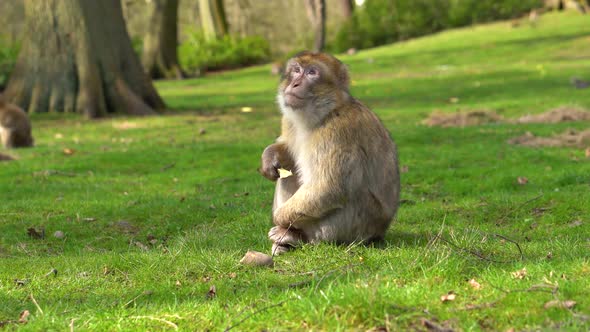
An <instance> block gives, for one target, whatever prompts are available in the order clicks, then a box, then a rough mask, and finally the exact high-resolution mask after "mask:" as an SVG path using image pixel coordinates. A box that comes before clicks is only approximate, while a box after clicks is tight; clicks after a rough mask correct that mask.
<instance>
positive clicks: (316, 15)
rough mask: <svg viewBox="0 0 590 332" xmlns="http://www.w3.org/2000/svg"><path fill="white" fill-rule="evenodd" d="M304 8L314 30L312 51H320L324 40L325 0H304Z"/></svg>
mask: <svg viewBox="0 0 590 332" xmlns="http://www.w3.org/2000/svg"><path fill="white" fill-rule="evenodd" d="M305 9H306V10H307V17H308V18H309V21H310V22H311V25H312V26H313V30H314V42H313V51H314V52H320V51H322V50H323V49H324V46H325V42H326V1H325V0H305Z"/></svg>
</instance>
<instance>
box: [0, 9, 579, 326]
mask: <svg viewBox="0 0 590 332" xmlns="http://www.w3.org/2000/svg"><path fill="white" fill-rule="evenodd" d="M589 41H590V17H588V16H582V15H577V14H559V15H546V16H543V17H541V20H540V22H539V24H538V25H537V26H536V27H530V26H527V25H526V24H525V25H524V26H521V27H519V28H512V27H510V24H509V23H498V24H492V25H486V26H479V27H474V28H466V29H460V30H454V31H449V32H443V33H440V34H437V35H434V36H429V37H425V38H420V39H417V40H412V41H408V42H405V43H400V44H396V45H392V46H386V47H381V48H377V49H373V50H367V51H362V52H360V53H359V54H357V55H354V56H343V57H342V59H343V61H344V62H346V63H347V64H348V65H349V66H350V70H351V75H352V77H353V87H352V90H353V94H354V95H355V96H356V97H358V98H359V99H361V100H363V101H364V102H365V103H366V104H367V105H369V106H370V107H372V108H373V109H374V110H375V112H376V113H377V114H378V115H379V116H380V118H381V119H382V120H383V122H384V123H385V125H386V126H387V128H388V129H389V130H390V131H391V133H392V135H393V137H394V138H395V140H396V142H397V144H398V147H399V154H400V163H401V165H404V166H407V167H408V172H406V173H403V174H402V199H404V202H405V203H404V204H403V205H402V206H401V208H400V210H399V213H398V215H397V218H396V221H395V222H394V224H393V225H392V227H391V228H390V230H389V231H388V233H387V236H386V243H385V244H384V245H383V246H381V247H365V246H360V245H351V246H347V247H345V246H334V245H327V244H322V245H318V246H304V247H303V248H301V249H300V250H297V251H295V252H292V253H288V254H286V255H283V256H280V257H278V258H277V259H276V264H275V267H274V268H272V269H270V268H250V267H245V266H241V265H240V264H239V263H238V261H239V260H240V258H241V257H242V256H243V254H244V253H245V252H246V250H248V249H253V250H258V251H263V252H269V250H270V243H269V242H268V240H267V237H266V234H267V231H268V229H269V227H270V223H271V222H270V208H271V202H272V194H273V184H272V183H271V182H269V181H266V180H264V179H263V178H262V177H261V176H260V175H258V173H257V171H256V169H257V167H258V164H259V157H260V154H261V152H262V150H263V149H264V147H265V146H266V145H268V144H269V143H271V142H272V141H273V139H274V138H275V137H276V136H277V135H278V134H279V121H280V115H279V112H278V110H277V107H276V105H275V101H274V98H275V97H274V96H275V91H276V85H277V83H278V82H277V81H278V79H277V78H276V77H275V76H271V75H270V66H262V67H254V68H248V69H245V70H240V71H233V72H225V73H220V74H215V75H210V76H208V77H206V78H202V79H195V80H185V81H171V82H160V83H158V84H157V87H158V89H159V91H160V93H161V95H162V96H163V97H164V99H165V100H166V102H167V104H168V105H169V106H170V107H171V108H172V109H174V111H171V112H169V114H168V115H167V116H161V117H151V118H114V119H109V120H101V121H87V120H83V119H80V118H77V117H73V116H67V117H65V118H59V117H57V116H55V115H34V116H33V123H34V127H35V136H36V142H37V146H36V147H35V148H33V149H26V150H18V151H11V152H10V153H11V154H13V155H14V156H16V157H18V160H17V161H14V162H7V163H2V164H0V197H1V200H2V204H1V205H0V225H1V226H0V227H1V228H0V229H1V234H2V235H1V237H0V322H2V323H0V325H4V326H5V327H4V328H5V329H8V330H12V329H16V328H18V329H22V330H35V331H37V330H59V331H63V330H67V329H69V328H70V325H72V326H73V328H74V329H75V330H141V331H143V330H150V331H153V330H170V329H173V326H177V327H178V329H179V330H188V331H191V330H198V331H204V330H212V331H218V330H223V329H225V328H227V327H230V326H235V325H237V326H236V327H235V330H236V331H245V330H246V331H249V330H252V331H260V330H272V331H275V330H276V331H288V330H314V331H348V330H359V331H364V330H369V329H374V328H389V329H391V330H416V329H418V330H425V329H426V327H424V326H423V325H422V323H421V321H422V320H423V319H426V320H428V321H430V322H438V323H437V324H439V325H444V326H448V327H452V328H454V329H456V330H466V331H468V330H489V331H505V330H508V329H510V328H514V329H516V330H557V329H560V330H571V331H583V330H588V329H589V328H590V255H589V254H590V160H588V159H585V157H584V151H583V150H581V149H574V148H542V149H530V148H525V147H519V146H512V145H509V144H507V143H506V141H507V140H508V139H509V138H511V137H514V136H517V135H521V134H523V133H524V132H526V131H531V132H533V133H535V134H538V135H551V134H553V133H558V132H561V131H563V130H564V129H566V128H577V129H583V128H587V127H588V126H589V123H562V124H552V125H550V124H527V125H514V124H499V125H485V126H476V127H469V128H447V129H441V128H428V127H424V126H422V125H420V124H419V122H420V121H421V120H422V119H423V118H425V117H426V116H427V114H429V113H430V112H432V111H434V110H442V111H454V110H456V109H461V110H471V109H492V110H496V111H498V112H500V113H501V114H502V115H503V116H505V117H508V118H511V117H516V116H519V115H522V114H526V113H540V112H543V111H546V110H548V109H550V108H552V107H556V106H559V105H576V106H580V107H587V108H590V95H589V94H588V90H577V89H574V88H573V87H572V86H571V85H570V83H569V80H570V78H571V77H572V76H579V77H583V78H586V79H588V78H590V71H589V68H590V48H589V47H588V42H589ZM451 97H456V98H459V102H458V103H456V104H451V103H449V102H448V100H449V98H451ZM244 106H248V107H252V108H253V112H251V113H243V112H241V111H240V109H241V107H244ZM126 121H127V122H128V123H127V127H130V128H127V129H120V126H121V124H122V123H123V124H124V123H125V122H126ZM129 123H130V125H129ZM201 128H204V129H205V130H206V133H205V134H204V135H200V134H199V131H200V130H201ZM64 149H73V150H74V152H73V154H64V152H63V151H64ZM519 176H525V177H527V178H528V179H529V183H528V184H526V185H519V184H517V177H519ZM29 227H36V228H37V229H40V228H44V230H45V239H33V238H31V237H29V236H28V235H27V228H29ZM58 230H59V231H62V232H64V233H65V238H63V239H59V238H56V237H54V236H53V234H54V232H56V231H58ZM437 235H438V236H437ZM498 235H500V236H498ZM149 240H152V242H153V243H150V241H149ZM516 244H518V246H517V245H516ZM519 248H520V250H521V251H522V255H521V252H520V251H519ZM53 268H55V269H56V270H57V271H58V272H57V275H53V274H49V275H46V274H48V272H50V271H51V269H53ZM523 268H526V270H527V276H526V277H525V278H524V279H517V278H514V277H513V276H512V275H511V273H512V272H515V271H518V270H520V269H523ZM472 278H474V279H475V280H477V281H478V282H479V283H480V284H481V285H482V288H481V289H479V290H476V289H474V288H472V287H471V286H469V284H468V280H470V279H472ZM15 279H18V280H25V281H26V283H25V285H22V286H19V285H17V283H16V282H15ZM211 286H215V289H216V296H215V297H213V298H208V297H207V293H208V292H209V289H210V287H211ZM450 291H454V292H455V293H456V294H457V297H456V299H455V300H454V301H449V302H446V303H442V302H441V300H440V297H441V296H442V295H444V294H447V293H448V292H450ZM32 298H34V299H35V301H36V303H37V304H38V306H39V307H38V308H37V305H35V301H33V300H32ZM554 299H558V300H560V301H565V300H573V301H576V305H575V306H574V307H573V308H572V309H566V308H544V305H545V303H547V302H548V301H551V300H554ZM25 309H26V310H29V311H30V312H31V315H30V316H29V318H28V323H27V324H17V323H15V322H14V321H16V320H18V317H19V314H20V313H21V312H22V311H23V310H25Z"/></svg>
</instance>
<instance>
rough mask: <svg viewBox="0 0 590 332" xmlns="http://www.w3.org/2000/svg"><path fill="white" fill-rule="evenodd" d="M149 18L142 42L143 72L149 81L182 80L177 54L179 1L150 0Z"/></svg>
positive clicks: (182, 74) (182, 75)
mask: <svg viewBox="0 0 590 332" xmlns="http://www.w3.org/2000/svg"><path fill="white" fill-rule="evenodd" d="M149 17H150V23H151V24H150V26H149V28H148V31H147V34H146V36H145V38H144V39H143V54H142V62H143V68H144V70H145V71H146V72H147V73H148V74H149V75H150V77H152V78H176V79H181V78H183V77H184V73H183V72H182V69H181V68H180V65H179V64H178V52H177V43H178V0H152V1H151V8H150V15H149Z"/></svg>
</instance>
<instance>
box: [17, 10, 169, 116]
mask: <svg viewBox="0 0 590 332" xmlns="http://www.w3.org/2000/svg"><path fill="white" fill-rule="evenodd" d="M25 21H26V25H25V26H26V28H25V32H24V36H23V40H22V47H21V50H20V53H19V56H18V59H17V62H16V64H15V67H14V69H13V71H12V74H11V76H10V80H9V81H8V86H7V87H6V91H5V97H6V99H7V100H9V101H11V102H13V103H15V104H17V105H19V106H21V107H22V108H23V109H25V110H27V111H28V112H29V113H35V112H76V113H80V114H84V115H86V116H88V117H90V118H96V117H102V116H105V115H107V114H108V113H113V112H121V113H127V114H134V115H146V114H154V113H155V110H160V109H163V108H164V102H163V101H162V99H161V98H160V96H159V95H158V93H157V92H156V90H155V89H154V87H153V85H152V82H151V80H150V79H149V77H148V76H147V75H146V74H145V73H144V72H143V69H142V67H141V64H140V62H139V59H138V57H137V55H136V54H135V52H134V51H133V48H132V47H131V41H130V39H129V35H128V34H127V30H126V28H125V22H124V21H123V14H122V10H121V3H120V0H100V1H87V0H43V1H39V0H25Z"/></svg>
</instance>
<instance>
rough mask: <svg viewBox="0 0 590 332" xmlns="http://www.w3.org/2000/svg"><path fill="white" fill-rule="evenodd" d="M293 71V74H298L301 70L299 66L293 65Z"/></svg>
mask: <svg viewBox="0 0 590 332" xmlns="http://www.w3.org/2000/svg"><path fill="white" fill-rule="evenodd" d="M293 72H294V73H295V74H299V73H300V72H301V67H299V66H295V67H293Z"/></svg>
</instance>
